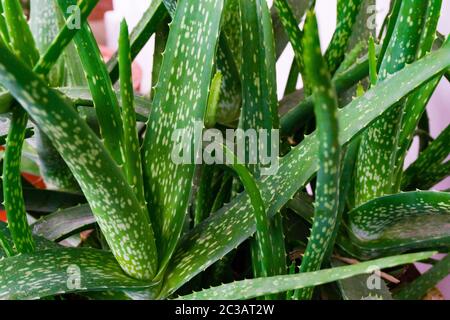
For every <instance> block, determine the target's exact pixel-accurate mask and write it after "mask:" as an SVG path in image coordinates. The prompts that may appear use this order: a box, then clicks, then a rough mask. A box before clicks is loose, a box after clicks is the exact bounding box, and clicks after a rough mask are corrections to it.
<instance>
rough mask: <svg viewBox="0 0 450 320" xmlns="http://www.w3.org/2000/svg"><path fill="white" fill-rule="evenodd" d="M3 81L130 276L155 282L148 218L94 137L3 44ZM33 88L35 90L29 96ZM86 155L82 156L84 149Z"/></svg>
mask: <svg viewBox="0 0 450 320" xmlns="http://www.w3.org/2000/svg"><path fill="white" fill-rule="evenodd" d="M0 53H1V54H0V56H1V58H0V80H1V81H2V84H3V85H4V86H5V87H6V88H7V89H8V90H9V91H10V92H11V94H12V95H13V96H14V97H15V98H16V99H17V100H18V101H19V102H20V103H21V105H22V106H23V108H25V109H26V111H27V112H28V113H29V114H30V115H31V116H32V117H33V120H34V121H35V123H36V124H37V125H38V126H39V128H40V129H41V130H42V131H43V132H44V133H45V134H46V135H47V136H48V137H49V138H50V140H51V141H52V142H53V144H54V146H55V148H56V149H57V150H58V152H59V153H60V154H61V155H62V157H63V159H64V160H65V161H66V163H67V164H68V166H69V168H70V169H71V171H72V173H73V174H74V176H75V178H76V179H77V181H78V182H79V183H80V186H81V188H82V190H83V192H84V195H85V196H86V198H87V200H88V201H89V203H90V205H91V208H92V211H93V213H94V214H95V216H96V219H97V222H98V223H99V225H100V227H101V229H102V231H103V234H104V235H105V237H106V239H107V241H108V244H109V245H110V247H111V250H112V251H113V253H114V255H115V256H116V258H117V259H118V261H119V264H120V265H121V266H122V268H124V270H125V271H126V272H128V273H129V274H131V275H133V276H135V277H137V278H146V279H151V278H152V277H153V275H154V273H155V272H156V264H157V253H156V247H155V243H154V238H153V232H152V228H151V225H150V221H149V217H148V215H147V214H146V212H145V211H144V210H143V208H142V207H141V205H140V204H139V202H138V200H137V198H136V196H135V195H134V194H133V192H132V190H131V188H130V187H129V186H128V184H127V182H126V181H125V178H124V176H123V174H122V172H121V170H120V169H119V168H118V166H117V165H116V164H115V163H114V161H113V159H112V158H111V157H110V155H109V154H108V152H107V151H106V150H105V147H104V146H103V144H102V143H101V142H100V140H99V139H98V138H97V136H96V135H95V133H94V132H93V131H92V130H91V129H90V128H89V127H88V126H87V124H86V123H85V122H84V121H83V120H82V119H81V118H80V116H79V115H78V114H77V113H76V111H75V110H74V109H73V108H72V106H71V105H70V104H69V103H68V101H67V100H66V99H64V98H63V97H61V95H59V94H58V93H57V91H55V90H53V89H50V88H49V87H48V86H47V85H46V84H45V82H44V81H43V80H42V79H41V78H40V77H39V76H37V75H36V74H34V73H33V72H32V71H31V70H30V69H29V68H27V67H26V66H25V65H24V64H23V63H21V62H20V61H19V60H17V58H15V57H14V56H13V55H12V54H11V53H10V52H9V51H8V49H7V48H6V47H5V46H4V45H3V44H2V43H0ZM30 83H33V86H34V88H35V90H32V91H30V92H28V90H27V89H28V88H29V86H30ZM80 148H81V149H82V150H84V152H83V153H82V154H80V152H79V149H80Z"/></svg>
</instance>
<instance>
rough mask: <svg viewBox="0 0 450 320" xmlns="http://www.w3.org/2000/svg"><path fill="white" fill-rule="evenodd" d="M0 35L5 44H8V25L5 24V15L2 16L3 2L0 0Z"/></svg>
mask: <svg viewBox="0 0 450 320" xmlns="http://www.w3.org/2000/svg"><path fill="white" fill-rule="evenodd" d="M0 37H1V38H2V40H3V42H4V43H5V44H6V45H9V43H10V41H11V40H10V38H9V32H8V26H7V25H6V21H5V17H4V16H3V3H2V2H1V1H0Z"/></svg>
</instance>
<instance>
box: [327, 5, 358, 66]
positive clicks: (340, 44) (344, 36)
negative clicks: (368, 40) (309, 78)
mask: <svg viewBox="0 0 450 320" xmlns="http://www.w3.org/2000/svg"><path fill="white" fill-rule="evenodd" d="M362 2H363V0H339V1H338V6H337V12H338V17H337V21H338V24H337V26H336V30H335V32H334V34H333V38H332V39H331V42H330V45H329V46H328V49H327V51H326V53H325V59H326V61H327V64H328V68H329V69H330V73H331V74H332V75H333V74H334V73H335V72H336V70H337V69H338V68H339V65H340V64H341V63H342V61H343V60H344V57H345V52H346V49H347V46H348V42H349V39H350V37H351V35H352V31H353V25H354V24H355V22H356V18H357V17H358V13H359V10H360V8H361V5H362Z"/></svg>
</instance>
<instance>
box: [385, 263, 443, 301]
mask: <svg viewBox="0 0 450 320" xmlns="http://www.w3.org/2000/svg"><path fill="white" fill-rule="evenodd" d="M449 272H450V255H447V256H446V257H445V258H443V259H442V260H441V261H439V262H438V263H436V264H435V265H434V266H433V267H432V268H431V269H430V270H428V271H427V272H425V273H424V274H423V275H421V276H420V277H419V278H417V279H416V280H414V281H413V282H412V283H408V284H406V285H405V286H404V287H402V288H400V290H399V291H397V292H395V294H394V297H395V299H398V300H419V299H421V298H423V297H424V296H425V295H426V294H427V292H428V291H429V290H431V289H432V288H433V287H434V286H435V285H436V284H438V283H439V281H441V280H442V279H444V278H445V277H446V276H448V274H449Z"/></svg>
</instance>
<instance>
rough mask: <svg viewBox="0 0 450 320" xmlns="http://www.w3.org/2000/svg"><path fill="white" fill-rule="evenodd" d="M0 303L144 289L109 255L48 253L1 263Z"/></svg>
mask: <svg viewBox="0 0 450 320" xmlns="http://www.w3.org/2000/svg"><path fill="white" fill-rule="evenodd" d="M0 269H1V270H3V271H4V272H2V274H1V275H0V299H8V300H12V299H17V300H25V299H38V298H42V297H47V296H53V295H57V294H63V293H69V292H81V291H104V290H105V289H107V290H110V291H114V290H119V291H122V290H123V289H129V290H130V289H143V288H147V287H149V285H148V283H146V282H142V281H140V280H136V279H133V278H131V277H129V276H127V275H126V274H125V273H124V272H123V271H122V269H121V268H120V266H119V264H118V263H117V262H116V260H115V259H114V256H113V255H112V254H111V253H109V252H106V251H100V250H93V249H79V248H64V249H62V248H61V249H59V248H58V249H48V250H43V251H39V252H36V253H34V254H22V255H19V256H14V257H10V258H5V259H2V260H0Z"/></svg>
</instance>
